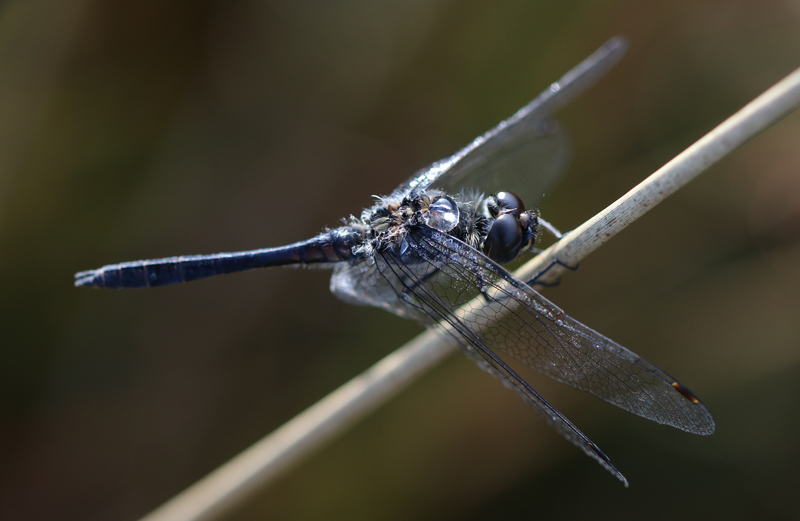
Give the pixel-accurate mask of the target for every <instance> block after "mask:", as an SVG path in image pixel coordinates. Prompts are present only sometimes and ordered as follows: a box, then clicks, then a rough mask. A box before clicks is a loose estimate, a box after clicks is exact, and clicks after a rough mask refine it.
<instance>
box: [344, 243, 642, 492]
mask: <svg viewBox="0 0 800 521" xmlns="http://www.w3.org/2000/svg"><path fill="white" fill-rule="evenodd" d="M420 253H424V252H420ZM440 264H441V263H440V262H439V261H437V260H433V259H425V258H424V257H421V256H419V255H416V254H414V255H410V256H405V257H401V256H400V255H399V254H393V253H391V252H384V253H378V254H376V255H375V257H374V258H373V259H371V262H370V261H362V262H358V263H356V264H353V265H340V266H341V267H337V268H336V271H335V273H334V278H333V280H332V283H331V287H332V289H333V291H334V293H336V294H337V295H339V296H340V297H342V298H344V299H345V300H347V301H350V302H355V303H360V304H370V305H374V306H378V307H382V308H384V309H387V310H390V311H393V312H394V313H397V314H398V315H400V316H403V317H406V318H412V319H415V320H417V321H418V322H420V323H422V324H424V325H426V326H428V327H430V328H432V329H434V330H437V331H438V332H440V333H442V334H443V335H444V336H445V337H446V338H448V339H449V340H450V341H451V342H453V343H454V344H455V345H457V346H459V347H461V348H462V350H463V351H464V352H465V353H466V354H467V356H469V357H470V358H471V359H472V360H473V361H475V363H477V364H478V366H479V367H480V368H481V369H483V370H484V371H487V372H488V373H489V374H491V375H492V376H494V377H495V378H497V379H498V380H500V381H501V382H502V383H503V385H505V386H506V387H508V388H510V389H513V390H514V391H516V392H517V393H518V394H519V395H520V396H521V397H522V399H523V400H524V401H525V402H526V403H527V404H528V405H530V406H531V407H533V409H534V410H536V411H537V412H538V413H539V414H541V415H542V417H543V418H544V419H545V420H546V421H547V422H548V424H550V425H551V426H552V427H553V428H554V429H555V430H556V431H558V432H559V433H560V434H561V435H562V436H564V437H565V438H566V439H568V440H569V441H571V442H572V443H573V444H575V445H576V446H577V447H579V448H580V449H581V450H583V451H584V452H585V453H586V454H587V455H588V456H590V457H592V458H594V459H595V460H597V461H598V462H599V463H600V464H601V465H602V466H603V467H604V468H606V469H607V470H608V471H609V472H611V473H612V474H613V475H614V476H616V477H617V478H618V479H619V480H620V481H622V482H623V483H624V484H625V486H627V485H628V482H627V481H626V480H625V477H624V476H623V475H622V474H621V473H620V472H619V471H618V470H617V469H616V467H614V465H613V464H612V463H611V461H610V460H609V459H608V457H607V456H606V455H605V454H604V453H603V452H602V451H601V450H600V449H599V448H598V447H597V445H595V444H594V443H592V441H591V440H589V438H587V437H586V436H585V435H584V434H583V433H582V432H581V431H579V430H578V429H577V428H576V427H575V426H574V425H573V424H572V423H570V421H569V420H567V418H565V417H564V415H562V414H561V413H560V412H558V410H556V408H555V407H553V406H552V405H550V403H548V402H547V401H546V400H545V399H544V398H542V396H541V395H539V393H537V392H536V391H535V390H534V389H533V388H532V387H531V386H530V385H528V383H527V382H525V380H523V379H522V378H521V377H520V376H519V375H517V374H516V373H515V372H514V371H513V370H512V369H511V368H510V367H508V365H506V364H505V362H503V361H502V360H501V359H500V358H499V357H498V356H497V355H495V353H493V352H492V350H491V349H489V347H487V346H486V344H485V343H484V342H483V341H482V340H481V338H480V337H479V336H478V335H477V334H475V332H474V331H473V330H472V329H471V327H470V324H469V323H468V322H465V321H464V320H462V319H461V318H459V317H458V316H457V315H456V314H454V313H453V312H452V310H451V307H450V305H449V301H450V297H449V296H448V294H450V292H452V291H457V289H456V288H455V287H454V286H452V285H449V284H447V285H445V286H439V284H438V281H440V280H441V279H440V278H439V276H438V273H437V270H438V266H439V265H440ZM447 282H448V283H449V282H450V281H447Z"/></svg>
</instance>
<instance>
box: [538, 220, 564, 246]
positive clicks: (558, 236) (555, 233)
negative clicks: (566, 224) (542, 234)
mask: <svg viewBox="0 0 800 521" xmlns="http://www.w3.org/2000/svg"><path fill="white" fill-rule="evenodd" d="M539 224H541V225H542V228H544V229H545V230H547V231H548V232H550V233H551V234H553V236H554V237H555V238H556V239H559V240H560V239H561V238H562V237H563V236H565V235H566V233H561V232H560V231H558V229H557V228H556V227H555V226H553V225H552V224H550V223H549V222H547V221H545V220H544V219H542V218H541V217H539ZM567 233H569V232H567Z"/></svg>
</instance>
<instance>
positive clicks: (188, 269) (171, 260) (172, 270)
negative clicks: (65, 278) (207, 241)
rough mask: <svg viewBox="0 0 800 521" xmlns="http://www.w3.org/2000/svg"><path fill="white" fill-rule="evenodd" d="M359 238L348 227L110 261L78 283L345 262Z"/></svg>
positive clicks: (141, 284) (146, 281)
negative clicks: (279, 241)
mask: <svg viewBox="0 0 800 521" xmlns="http://www.w3.org/2000/svg"><path fill="white" fill-rule="evenodd" d="M358 237H360V233H359V231H358V230H356V229H354V228H350V227H345V228H337V229H335V230H329V231H327V232H325V233H322V234H320V235H318V236H317V237H314V238H313V239H309V240H307V241H301V242H296V243H294V244H290V245H288V246H281V247H278V248H264V249H260V250H251V251H241V252H234V253H215V254H211V255H184V256H181V257H166V258H163V259H150V260H141V261H134V262H123V263H121V264H109V265H107V266H103V267H102V268H99V269H96V270H89V271H82V272H80V273H77V274H76V275H75V285H76V286H94V287H97V288H110V289H120V288H147V287H153V286H165V285H167V284H175V283H177V282H189V281H192V280H197V279H203V278H206V277H211V276H214V275H224V274H227V273H235V272H237V271H245V270H251V269H255V268H266V267H272V266H287V265H294V264H300V265H306V264H319V263H332V262H342V261H346V260H350V259H352V258H353V251H352V250H353V246H354V245H355V243H356V241H357V239H358Z"/></svg>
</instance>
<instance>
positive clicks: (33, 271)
mask: <svg viewBox="0 0 800 521" xmlns="http://www.w3.org/2000/svg"><path fill="white" fill-rule="evenodd" d="M615 34H626V35H628V36H629V37H630V39H631V42H632V47H631V50H630V52H629V55H628V56H627V57H626V58H625V60H624V61H623V62H622V63H621V64H620V65H619V66H618V67H617V68H616V69H615V70H614V71H612V73H611V74H610V75H609V76H608V77H607V78H606V79H604V80H603V81H602V82H601V83H600V84H599V85H598V86H597V87H596V88H594V89H593V90H592V91H591V92H589V93H588V94H587V95H585V96H584V97H582V98H581V99H580V100H578V101H577V102H575V103H574V104H573V105H572V106H570V107H569V108H567V109H566V110H564V111H562V113H561V114H560V118H561V119H562V120H563V121H564V123H565V124H566V125H567V126H568V127H569V128H570V130H571V134H572V136H573V142H574V147H575V157H574V162H573V165H572V167H571V168H570V170H569V172H568V174H567V175H566V176H565V177H564V180H563V181H562V183H561V184H560V185H559V187H558V189H557V191H556V192H555V193H554V194H553V195H552V196H551V197H549V198H548V199H547V200H546V201H545V202H544V203H543V205H542V207H541V208H542V212H543V214H544V215H545V216H546V218H548V219H549V220H550V221H551V222H553V223H555V224H556V225H557V226H559V227H561V228H562V229H570V228H572V227H575V226H577V225H578V224H580V223H581V222H583V221H584V220H585V219H587V218H589V217H590V216H592V215H593V214H594V213H596V212H597V211H599V210H601V209H602V208H604V207H605V206H606V205H608V204H609V203H611V202H612V201H614V200H615V199H616V198H617V197H619V196H620V195H622V194H623V193H625V192H626V191H628V190H629V189H630V188H631V187H632V186H633V185H634V184H635V183H637V182H638V181H640V180H641V179H643V178H644V177H645V176H647V175H649V174H650V173H651V172H652V171H654V170H655V169H657V168H658V167H659V166H661V165H662V164H663V163H664V162H666V161H667V160H669V159H670V158H671V157H672V156H674V155H675V154H677V153H678V152H680V151H681V150H682V149H683V148H684V147H686V146H687V145H689V144H691V143H692V142H693V141H694V140H696V139H697V138H699V137H700V136H702V135H703V134H704V133H705V132H707V131H708V130H710V129H711V128H713V127H714V126H715V125H716V124H717V123H719V122H720V121H722V120H723V119H724V118H726V117H727V116H729V115H730V114H732V113H733V112H735V111H736V110H737V109H739V108H740V107H741V106H742V105H744V104H745V103H746V102H748V101H750V100H751V99H752V98H754V97H755V96H756V95H758V94H759V93H761V92H762V91H763V90H765V89H766V88H768V87H769V86H771V85H772V84H773V83H775V82H776V81H778V80H779V79H781V78H782V77H784V76H785V75H786V74H788V73H789V72H791V71H792V70H793V69H794V68H796V67H798V66H800V7H798V4H797V3H796V2H790V1H788V0H787V1H782V2H779V1H749V2H747V1H736V0H728V1H722V0H718V1H708V0H700V1H698V0H680V1H672V2H642V1H636V0H627V1H625V0H619V1H603V2H589V1H584V2H581V1H565V2H557V1H555V0H552V1H550V2H542V1H537V2H529V1H513V2H512V1H509V2H505V1H503V2H479V1H469V2H455V1H452V2H446V1H429V0H428V1H423V0H417V1H393V2H391V1H383V2H377V1H372V0H362V1H352V2H344V1H336V2H334V1H331V2H328V1H317V2H289V1H287V2H256V1H240V2H222V1H217V2H211V1H205V2H200V1H164V0H151V1H144V0H141V1H138V2H119V1H114V0H85V1H76V0H72V1H62V2H45V1H42V0H28V1H24V2H23V1H9V2H6V3H4V4H2V6H0V288H2V289H0V328H1V329H0V330H2V337H0V338H1V340H0V342H1V343H2V348H1V349H0V353H2V365H1V366H0V370H1V371H2V373H0V415H2V416H1V417H0V422H1V424H0V454H1V456H0V461H2V465H0V469H1V470H0V518H3V519H34V520H45V519H48V520H49V519H65V520H105V519H114V520H132V519H136V518H137V517H139V516H142V515H144V514H146V513H147V512H149V511H150V510H152V509H153V508H155V507H157V506H158V505H160V504H161V503H162V502H164V501H165V500H167V499H169V498H170V497H172V496H173V495H174V494H176V493H178V492H179V491H181V490H182V489H184V488H185V487H187V486H188V485H190V484H192V483H193V482H195V481H196V480H197V479H199V478H201V477H202V476H204V475H205V474H206V473H208V472H209V471H211V470H213V469H214V468H216V467H217V466H219V465H220V464H222V463H223V462H225V461H226V460H228V459H229V458H231V457H232V456H234V455H235V454H237V453H239V452H240V451H241V450H243V449H245V448H246V447H248V446H249V445H250V444H252V443H253V442H255V441H256V440H258V439H259V438H260V437H262V436H263V435H265V434H267V433H269V432H270V431H272V430H273V429H275V428H277V427H278V426H280V425H281V424H283V423H284V422H286V421H287V420H289V419H291V418H292V417H293V416H294V415H296V414H297V413H299V412H300V411H302V410H303V409H304V408H306V407H308V406H309V405H311V404H313V403H314V402H316V401H317V400H319V399H320V398H322V397H323V396H324V395H325V394H327V393H328V392H330V391H332V390H333V389H335V388H336V387H337V386H339V385H340V384H342V383H343V382H345V381H346V380H348V379H349V378H351V377H353V376H355V375H356V374H358V373H359V372H361V371H363V370H364V369H366V368H368V367H369V366H370V365H371V364H372V363H374V362H375V361H377V360H378V359H380V358H381V357H383V356H384V355H386V354H388V353H389V352H391V351H392V350H393V349H395V348H396V347H398V346H400V345H401V344H403V343H404V342H405V341H407V340H408V339H410V338H412V337H413V336H414V335H416V334H417V333H418V332H419V328H418V326H416V325H415V324H413V323H410V322H406V321H403V320H401V319H399V318H395V317H394V316H392V315H389V314H387V313H385V312H381V311H379V310H372V309H366V308H357V307H352V306H348V305H346V304H343V303H341V302H339V301H337V300H336V299H335V298H334V297H333V296H332V295H331V294H330V293H329V292H328V277H329V273H328V272H327V271H325V270H264V271H260V272H252V273H246V274H238V275H235V276H229V277H219V278H216V279H212V280H206V281H201V282H197V283H194V284H190V285H181V286H174V287H166V288H159V289H154V290H141V291H126V292H111V291H108V292H103V291H90V290H87V289H76V288H73V287H72V274H73V273H74V272H75V271H78V270H82V269H88V268H96V267H99V266H101V265H103V264H107V263H112V262H120V261H124V260H135V259H139V258H149V257H161V256H169V255H178V254H194V253H212V252H217V251H230V250H243V249H251V248H258V247H267V246H276V245H281V244H284V243H288V242H292V241H296V240H300V239H305V238H307V237H310V236H312V235H314V234H316V233H317V232H319V231H320V230H321V228H322V227H323V226H326V225H327V226H335V225H337V224H338V222H339V219H340V218H341V217H345V216H347V215H349V214H350V213H357V212H359V211H360V209H361V208H362V207H363V206H367V205H369V204H370V201H371V199H370V196H371V195H373V194H385V193H387V192H389V191H390V190H391V189H392V188H393V187H394V186H395V185H397V184H398V183H399V182H400V181H401V180H402V179H404V178H405V177H407V176H408V175H409V174H410V173H411V172H413V171H414V170H415V169H417V168H420V167H422V166H424V165H426V164H428V163H430V162H432V161H434V160H436V159H439V158H440V157H443V156H445V155H447V154H449V153H451V152H452V151H454V150H455V149H457V148H459V147H460V146H462V145H464V144H466V143H467V142H468V141H469V140H471V139H472V138H473V137H475V136H476V135H478V134H479V133H481V132H483V131H484V130H486V129H488V128H489V127H491V126H493V125H494V124H496V123H497V122H498V121H500V120H501V119H503V118H505V117H507V116H509V115H510V114H512V113H513V112H514V110H516V109H517V108H519V107H520V106H522V105H523V104H524V103H526V102H527V101H528V100H529V99H531V98H532V97H533V96H534V95H536V94H537V93H538V92H539V91H540V90H542V89H543V88H544V87H545V86H547V85H548V84H549V83H550V82H551V81H554V80H555V79H557V78H558V77H559V76H560V75H561V74H562V73H564V72H565V71H566V70H568V69H569V68H570V67H572V66H573V65H575V64H577V63H578V62H579V61H580V60H582V59H583V58H584V57H586V56H587V55H588V54H589V53H590V52H592V51H593V50H594V49H595V48H596V47H597V46H599V45H600V44H601V43H602V42H604V41H605V40H606V39H607V38H609V37H611V36H613V35H615ZM799 133H800V114H794V115H791V116H789V117H788V118H787V119H786V120H784V121H783V122H781V123H779V124H778V125H776V126H775V127H773V128H771V129H769V130H768V131H767V132H765V133H764V134H763V135H761V136H759V137H758V138H756V139H755V140H754V141H753V142H751V143H749V144H747V145H745V146H744V147H743V148H742V149H740V150H739V151H737V152H735V153H734V154H733V155H731V156H730V157H729V158H727V159H725V160H723V161H722V162H721V163H720V164H718V165H716V166H714V167H713V168H712V169H711V170H709V171H708V172H707V173H705V174H704V175H703V176H702V177H701V178H700V179H698V180H697V181H694V182H693V183H692V184H690V185H689V186H687V187H686V188H684V189H683V190H681V191H680V192H679V193H678V194H677V195H675V196H673V197H671V198H669V199H668V200H667V201H666V202H665V203H664V204H663V205H661V206H659V207H658V208H656V209H655V210H653V211H652V212H650V213H649V214H647V216H645V217H644V218H642V219H641V220H639V221H637V222H636V223H635V224H634V225H633V226H631V227H630V228H629V229H627V230H626V231H625V232H623V233H622V234H621V235H620V236H619V237H617V238H615V239H614V240H612V241H611V242H609V243H608V244H607V245H605V246H604V247H603V248H601V249H600V250H599V251H597V252H596V253H595V254H593V255H592V256H591V257H589V258H588V259H586V260H585V261H584V262H583V263H582V264H581V269H580V270H579V271H578V272H576V273H570V274H568V275H567V276H566V277H565V279H564V282H563V283H562V284H561V286H560V287H558V288H555V289H549V290H547V291H546V295H547V296H548V297H549V298H552V299H553V300H554V301H555V302H556V303H557V304H559V305H560V306H562V307H563V308H565V309H566V310H567V312H569V313H570V314H571V315H572V316H574V317H575V318H577V319H579V320H581V321H582V322H585V323H586V324H588V325H590V326H592V327H594V328H596V329H597V330H599V331H600V332H602V333H604V334H606V335H608V336H610V337H611V338H614V339H615V340H617V341H619V342H620V343H622V344H623V345H625V346H627V347H629V348H631V349H633V350H634V351H636V352H637V353H639V354H641V355H642V356H644V357H646V358H647V359H649V360H651V361H652V362H654V363H656V364H657V365H659V366H660V367H662V368H664V369H665V370H666V371H668V372H670V373H672V374H674V375H675V376H677V377H678V378H680V379H681V381H682V382H684V383H685V384H686V385H687V386H689V387H690V388H692V390H693V391H695V392H696V393H697V394H698V395H699V396H700V397H701V398H702V399H703V400H704V402H705V403H706V404H707V405H708V407H709V409H710V410H711V411H712V412H713V414H714V415H715V418H716V420H717V432H716V434H714V435H713V436H711V437H709V438H702V437H696V436H692V435H689V434H685V433H682V432H679V431H676V430H673V429H670V428H667V427H662V426H658V425H656V424H653V423H651V422H647V421H645V420H642V419H639V418H636V417H634V416H632V415H629V414H626V413H624V412H621V411H619V410H616V409H615V408H613V407H611V406H609V405H607V404H605V403H603V402H600V401H599V400H597V399H594V398H592V397H588V396H584V395H582V394H580V393H578V392H575V391H573V390H571V389H568V388H565V387H564V386H561V385H557V384H555V383H553V382H551V381H548V380H547V379H545V378H542V377H539V376H538V375H536V374H532V373H525V375H527V376H529V377H530V380H531V381H532V383H533V385H534V386H535V387H536V388H537V389H539V390H540V391H541V392H542V393H543V394H544V395H545V396H546V397H547V398H548V399H550V400H551V401H552V402H553V403H554V404H555V405H556V406H557V407H559V408H560V409H561V410H562V411H563V412H564V413H565V414H567V415H568V416H569V417H570V418H571V419H572V420H573V421H574V422H575V423H576V424H577V425H578V427H579V428H581V429H582V430H583V431H584V432H586V433H587V434H588V435H589V436H590V437H591V438H592V439H593V440H594V441H595V442H597V443H598V444H599V445H600V446H601V447H602V448H603V449H604V450H605V451H606V453H607V454H609V456H610V457H611V458H612V460H613V461H614V462H615V464H616V465H617V466H618V467H619V469H620V470H621V471H622V472H623V473H624V474H625V475H626V476H627V477H628V479H629V480H630V482H631V488H630V489H627V490H626V489H624V488H623V487H622V486H621V485H620V484H619V483H618V482H617V481H616V480H615V479H613V478H612V477H611V476H610V475H609V474H608V473H606V472H605V471H604V470H602V469H601V468H600V466H598V465H597V464H596V463H595V462H594V461H592V460H590V459H589V458H586V457H585V456H583V455H582V454H581V453H580V452H579V451H578V450H576V449H575V448H574V447H572V446H571V445H570V444H568V443H567V442H565V441H564V440H563V439H561V438H560V437H559V436H558V435H557V434H555V433H554V432H553V431H551V430H550V429H549V428H547V427H546V426H545V425H544V423H543V422H542V421H540V419H539V418H538V416H536V415H535V414H534V413H533V412H531V411H530V410H528V409H527V408H526V406H525V405H524V404H523V403H522V402H521V401H520V400H519V399H518V398H517V397H516V396H514V395H513V394H512V393H509V392H508V391H506V390H505V389H503V388H502V387H501V386H500V385H498V384H497V382H495V381H494V380H492V379H491V378H490V377H488V376H487V375H485V374H483V373H481V372H480V371H479V370H478V369H476V368H475V367H474V366H473V365H472V364H470V362H469V361H467V360H466V359H465V358H464V357H462V356H456V357H453V358H452V359H450V360H448V361H447V362H446V363H444V364H443V365H442V366H440V367H438V368H437V369H435V370H434V371H432V372H430V373H429V374H427V375H425V376H424V377H423V378H422V379H421V380H420V381H418V382H417V383H415V384H413V385H412V386H411V387H410V388H409V389H408V390H406V391H404V392H403V393H402V394H401V395H400V396H399V397H397V398H396V399H394V400H392V401H391V402H389V403H388V404H387V405H386V406H385V407H383V408H382V409H381V410H380V411H379V412H377V413H376V414H374V415H372V416H371V417H369V418H368V419H367V420H366V421H364V422H363V423H362V424H360V425H359V426H358V427H356V428H355V429H353V430H351V431H350V432H348V433H346V434H345V435H344V436H343V437H342V438H341V439H339V440H338V441H336V442H334V443H333V444H332V445H330V446H328V447H326V448H324V449H323V450H322V451H321V452H319V453H317V454H316V455H314V456H313V457H312V458H310V459H309V460H308V461H306V462H304V463H303V464H302V465H300V466H298V467H296V468H295V469H293V470H292V471H290V472H289V473H287V474H286V475H284V476H282V477H281V479H280V480H279V481H277V482H276V483H274V484H273V485H272V486H270V487H269V488H267V489H266V490H263V491H262V492H260V493H259V494H258V495H257V496H256V498H255V499H254V500H253V501H252V502H251V503H249V504H248V505H247V506H246V507H244V508H242V509H241V510H240V511H238V512H236V514H235V515H232V516H231V517H230V519H267V518H268V519H291V520H306V519H350V520H355V519H369V520H406V519H500V518H502V519H520V518H546V519H547V518H567V519H568V518H578V517H580V518H582V519H602V518H614V519H670V520H674V519H685V520H691V519H712V518H717V519H719V518H723V516H724V518H725V519H752V518H755V517H756V516H758V517H759V518H761V519H765V518H773V519H784V518H792V517H794V518H796V517H797V516H798V515H800V499H799V498H798V494H797V492H798V490H800V443H798V433H799V432H800V418H799V417H798V412H799V411H800V379H799V377H800V262H798V261H800V144H799V143H798V135H799ZM509 188H512V189H513V187H509Z"/></svg>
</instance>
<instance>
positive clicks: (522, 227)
mask: <svg viewBox="0 0 800 521" xmlns="http://www.w3.org/2000/svg"><path fill="white" fill-rule="evenodd" d="M486 209H487V210H488V212H489V218H490V222H491V224H490V226H489V231H488V233H487V234H486V238H485V239H484V241H483V253H484V254H486V256H487V257H489V258H490V259H492V260H493V261H495V262H496V263H498V264H506V263H508V262H511V261H512V260H514V259H515V258H517V255H519V254H520V252H522V251H525V250H527V249H528V248H530V247H532V246H533V245H534V243H535V242H536V234H537V232H538V231H539V219H538V214H537V212H536V210H528V211H525V204H524V203H523V202H522V199H521V198H520V197H519V196H518V195H517V194H515V193H514V192H509V191H504V192H497V193H496V194H493V195H491V196H490V197H488V198H487V200H486Z"/></svg>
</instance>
